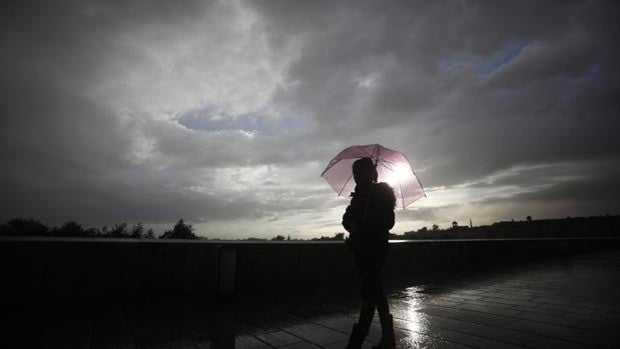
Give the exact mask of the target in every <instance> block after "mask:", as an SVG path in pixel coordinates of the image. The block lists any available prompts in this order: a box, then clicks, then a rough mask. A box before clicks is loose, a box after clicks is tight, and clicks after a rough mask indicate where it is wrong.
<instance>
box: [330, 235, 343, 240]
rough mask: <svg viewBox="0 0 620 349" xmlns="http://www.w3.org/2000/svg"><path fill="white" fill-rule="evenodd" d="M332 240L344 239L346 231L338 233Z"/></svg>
mask: <svg viewBox="0 0 620 349" xmlns="http://www.w3.org/2000/svg"><path fill="white" fill-rule="evenodd" d="M332 240H336V241H344V233H336V234H335V235H334V237H333V238H332Z"/></svg>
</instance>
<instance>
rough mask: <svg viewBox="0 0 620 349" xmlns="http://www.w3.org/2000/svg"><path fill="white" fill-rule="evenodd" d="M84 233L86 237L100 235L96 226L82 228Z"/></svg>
mask: <svg viewBox="0 0 620 349" xmlns="http://www.w3.org/2000/svg"><path fill="white" fill-rule="evenodd" d="M84 235H85V236H88V237H99V236H101V231H100V230H99V229H97V228H88V229H86V230H84Z"/></svg>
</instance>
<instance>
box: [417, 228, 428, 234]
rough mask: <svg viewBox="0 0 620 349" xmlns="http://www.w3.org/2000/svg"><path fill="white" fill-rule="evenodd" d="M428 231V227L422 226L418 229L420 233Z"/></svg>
mask: <svg viewBox="0 0 620 349" xmlns="http://www.w3.org/2000/svg"><path fill="white" fill-rule="evenodd" d="M427 231H428V228H427V227H422V228H420V229H418V233H426V232H427Z"/></svg>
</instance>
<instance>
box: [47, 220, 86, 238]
mask: <svg viewBox="0 0 620 349" xmlns="http://www.w3.org/2000/svg"><path fill="white" fill-rule="evenodd" d="M53 235H56V236H67V237H81V236H86V234H85V231H84V228H82V225H81V224H77V223H76V222H75V221H68V222H67V223H65V224H63V225H62V226H61V227H60V228H58V229H56V230H55V231H54V232H53Z"/></svg>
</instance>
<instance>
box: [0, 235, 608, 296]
mask: <svg viewBox="0 0 620 349" xmlns="http://www.w3.org/2000/svg"><path fill="white" fill-rule="evenodd" d="M619 247H620V239H617V238H587V239H586V238H560V239H502V240H499V239H494V240H423V241H394V242H392V243H391V244H390V257H389V259H388V263H387V265H386V267H385V271H386V273H388V274H390V273H391V274H400V275H403V274H407V273H415V272H419V271H441V270H454V269H475V268H478V267H481V266H485V265H498V264H503V263H520V262H523V261H527V260H531V259H533V258H540V257H547V256H554V255H567V254H572V253H578V252H585V251H591V250H597V249H603V248H619ZM222 248H224V249H233V250H234V253H235V254H236V261H235V262H236V263H235V268H234V270H236V274H235V275H234V278H235V280H234V281H235V285H236V288H237V291H238V292H248V291H251V290H256V289H265V288H270V287H275V288H281V287H287V286H300V285H305V284H316V283H321V282H334V281H342V280H347V279H353V278H356V270H355V265H354V263H353V261H352V256H351V254H350V252H349V251H348V250H347V248H346V246H345V245H344V243H342V242H286V241H285V242H271V241H269V242H215V241H171V240H167V241H162V240H130V239H118V240H115V239H85V238H82V239H80V238H77V239H69V238H63V239H51V238H50V239H44V238H2V239H0V277H1V280H2V283H1V284H2V285H1V288H0V299H1V300H2V301H1V302H2V303H4V304H17V303H33V302H56V301H73V300H84V299H101V298H122V299H133V298H137V297H141V296H152V295H172V294H194V295H205V296H207V295H211V294H214V293H215V292H216V290H217V285H218V277H219V278H221V280H224V279H225V278H226V277H230V276H231V275H218V270H219V265H218V260H219V251H220V250H221V249H222Z"/></svg>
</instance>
